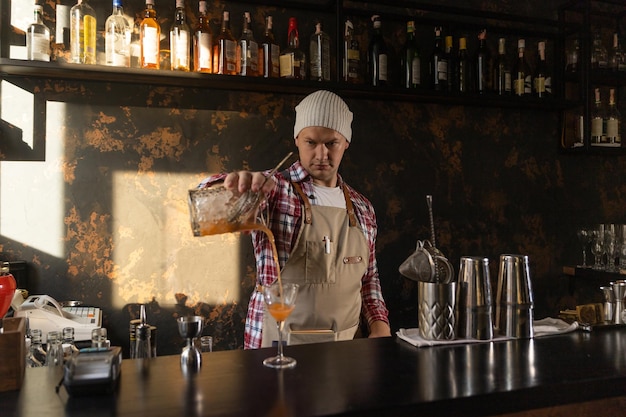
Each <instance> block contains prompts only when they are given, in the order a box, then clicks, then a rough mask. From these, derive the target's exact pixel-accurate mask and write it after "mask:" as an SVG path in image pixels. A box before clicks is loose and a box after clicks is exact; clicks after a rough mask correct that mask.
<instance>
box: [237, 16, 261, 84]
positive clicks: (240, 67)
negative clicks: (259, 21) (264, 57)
mask: <svg viewBox="0 0 626 417" xmlns="http://www.w3.org/2000/svg"><path fill="white" fill-rule="evenodd" d="M236 54H237V62H236V63H237V74H238V75H242V76H244V77H256V76H257V75H258V71H259V68H258V66H259V44H258V43H257V42H256V41H255V40H254V33H253V32H252V27H251V24H250V12H244V14H243V25H242V29H241V37H240V38H239V42H238V43H237V52H236Z"/></svg>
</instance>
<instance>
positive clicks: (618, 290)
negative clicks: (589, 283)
mask: <svg viewBox="0 0 626 417" xmlns="http://www.w3.org/2000/svg"><path fill="white" fill-rule="evenodd" d="M611 287H612V288H613V293H614V294H615V313H614V314H613V323H615V324H624V321H623V320H622V310H624V296H626V280H623V279H620V280H619V281H615V282H613V283H611Z"/></svg>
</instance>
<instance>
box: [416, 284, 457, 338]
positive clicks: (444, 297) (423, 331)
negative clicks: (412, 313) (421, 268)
mask: <svg viewBox="0 0 626 417" xmlns="http://www.w3.org/2000/svg"><path fill="white" fill-rule="evenodd" d="M417 295H418V317H417V322H418V327H419V332H420V336H421V337H423V338H424V339H427V340H452V339H454V328H455V325H454V320H455V316H454V304H455V296H456V283H455V282H451V283H448V284H438V283H433V282H423V281H418V283H417Z"/></svg>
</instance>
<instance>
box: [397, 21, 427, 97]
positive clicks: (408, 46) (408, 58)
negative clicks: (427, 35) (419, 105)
mask: <svg viewBox="0 0 626 417" xmlns="http://www.w3.org/2000/svg"><path fill="white" fill-rule="evenodd" d="M421 65H422V64H421V60H420V53H419V47H418V44H417V38H416V36H415V22H414V21H413V20H409V21H408V22H407V23H406V43H405V44H404V47H403V48H402V55H401V56H400V69H401V73H402V87H404V88H420V86H421V84H422V80H421Z"/></svg>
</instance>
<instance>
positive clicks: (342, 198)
mask: <svg viewBox="0 0 626 417" xmlns="http://www.w3.org/2000/svg"><path fill="white" fill-rule="evenodd" d="M295 110H296V122H295V126H294V141H295V146H296V148H298V155H299V160H297V161H296V162H294V163H293V164H292V165H291V166H290V167H289V168H288V169H286V170H285V171H282V172H278V173H276V174H274V176H273V177H272V178H270V180H269V181H267V182H265V185H263V188H262V189H261V186H262V184H263V182H264V180H265V178H266V175H267V172H250V171H238V172H232V173H230V174H227V175H226V174H221V175H216V176H212V177H209V178H207V179H206V180H204V181H203V182H202V183H201V184H200V187H208V186H210V185H212V184H214V183H215V182H217V181H220V180H223V182H224V186H225V187H226V188H229V189H238V190H239V191H240V192H244V191H246V190H249V189H250V190H252V191H262V192H263V193H264V194H265V196H266V199H265V201H264V203H263V204H262V206H261V207H260V209H261V210H264V212H265V213H267V225H268V227H269V228H270V230H271V231H272V233H273V235H274V237H275V241H276V247H277V251H278V262H279V266H277V265H275V262H274V260H273V253H272V248H271V244H270V241H269V238H268V236H267V235H266V234H265V233H263V232H259V231H253V232H252V240H253V244H254V254H255V258H256V268H257V285H256V288H255V291H254V292H253V293H252V296H251V298H250V303H249V306H248V314H247V318H246V326H245V342H244V348H246V349H256V348H259V347H267V346H271V345H272V343H273V342H275V341H276V340H278V334H277V328H276V323H275V321H274V320H273V319H272V318H271V316H270V314H266V310H265V304H264V301H263V294H262V289H263V286H266V285H270V284H272V283H273V282H275V281H276V280H277V279H278V270H277V268H278V267H279V268H280V275H281V279H282V280H283V282H293V283H296V284H298V285H299V290H298V291H299V293H298V298H297V301H296V308H295V309H294V311H293V313H292V314H291V315H290V316H289V318H288V319H287V321H286V323H285V329H286V331H287V335H286V337H287V340H288V343H290V344H299V343H314V342H321V341H331V340H349V339H352V338H354V336H355V334H356V333H357V330H359V325H360V322H361V319H363V321H364V322H365V323H367V328H368V336H369V337H384V336H391V330H390V326H389V319H388V311H387V307H386V305H385V301H384V299H383V295H382V291H381V288H380V281H379V277H378V267H377V263H376V235H377V224H376V216H375V214H374V208H373V206H372V204H371V203H370V201H369V200H368V199H367V198H365V197H364V196H363V195H362V194H360V193H359V192H357V191H356V190H355V189H354V188H352V187H350V186H349V185H348V184H346V183H345V182H344V181H343V179H342V177H341V175H339V173H338V170H339V166H340V165H341V161H342V159H343V155H344V153H345V151H346V150H347V149H348V148H349V147H350V144H351V142H352V127H351V125H352V112H351V111H350V109H349V108H348V106H347V104H346V103H345V102H344V101H343V100H342V99H341V98H340V97H339V96H338V95H336V94H334V93H331V92H329V91H324V90H320V91H316V92H314V93H312V94H310V95H308V96H307V97H305V98H304V99H303V100H302V101H301V102H300V103H299V104H298V105H297V106H296V108H295Z"/></svg>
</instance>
